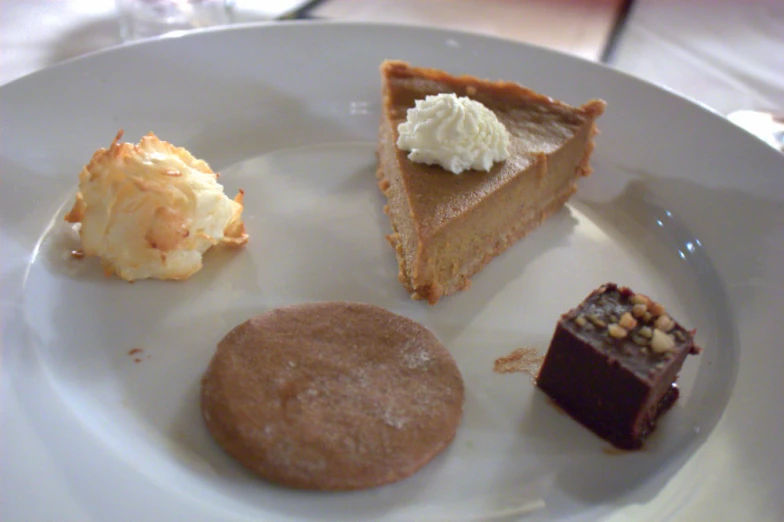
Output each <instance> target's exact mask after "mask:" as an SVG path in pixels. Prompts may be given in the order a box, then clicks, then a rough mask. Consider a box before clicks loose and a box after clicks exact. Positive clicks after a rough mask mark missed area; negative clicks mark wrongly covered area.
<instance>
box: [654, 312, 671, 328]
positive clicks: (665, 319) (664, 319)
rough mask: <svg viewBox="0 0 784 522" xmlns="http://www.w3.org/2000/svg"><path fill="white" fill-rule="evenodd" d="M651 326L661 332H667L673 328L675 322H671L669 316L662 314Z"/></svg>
mask: <svg viewBox="0 0 784 522" xmlns="http://www.w3.org/2000/svg"><path fill="white" fill-rule="evenodd" d="M653 326H655V327H656V328H658V329H659V330H661V331H662V332H669V331H670V330H672V329H673V327H675V321H673V320H672V318H671V317H670V316H669V315H667V314H664V315H660V316H659V317H657V318H656V321H654V323H653Z"/></svg>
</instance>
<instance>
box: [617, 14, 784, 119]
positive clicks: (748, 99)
mask: <svg viewBox="0 0 784 522" xmlns="http://www.w3.org/2000/svg"><path fill="white" fill-rule="evenodd" d="M613 65H615V66H616V67H617V68H619V69H621V70H623V71H625V72H628V73H630V74H633V75H635V76H639V77H641V78H644V79H646V80H649V81H652V82H654V83H658V84H661V85H665V86H667V87H669V88H670V89H672V90H674V91H677V92H679V93H681V94H683V95H685V96H688V97H690V98H692V99H694V100H697V101H699V102H701V103H703V104H705V105H708V106H710V107H712V108H713V109H715V110H717V111H719V112H721V113H723V114H726V113H729V112H731V111H734V110H738V109H776V110H778V111H784V1H782V0H636V1H635V3H634V6H633V8H632V11H631V13H630V16H629V19H628V21H627V25H626V29H625V30H624V32H623V35H622V37H621V40H620V45H619V47H618V51H617V54H616V57H615V60H614V64H613Z"/></svg>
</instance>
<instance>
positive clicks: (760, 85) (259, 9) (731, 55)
mask: <svg viewBox="0 0 784 522" xmlns="http://www.w3.org/2000/svg"><path fill="white" fill-rule="evenodd" d="M235 1H236V6H237V14H238V16H239V17H240V18H241V19H244V20H248V19H265V18H266V19H269V18H273V17H275V16H279V15H281V14H283V13H285V12H287V11H288V10H291V9H292V8H293V7H296V6H298V5H301V4H303V3H304V2H303V1H302V0H272V1H270V0H265V1H263V2H259V1H251V0H235ZM367 1H372V0H367ZM0 15H1V16H0V84H3V83H7V82H9V81H12V80H14V79H16V78H18V77H20V76H23V75H25V74H28V73H30V72H33V71H35V70H38V69H41V68H44V67H47V66H50V65H53V64H55V63H57V62H60V61H62V60H64V59H67V58H71V57H74V56H79V55H81V54H84V53H87V52H90V51H94V50H97V49H101V48H104V47H108V46H111V45H116V44H119V43H120V39H119V34H118V30H117V21H116V12H115V4H114V1H113V0H103V1H97V0H0ZM613 65H614V66H615V67H617V68H618V69H620V70H623V71H626V72H628V73H631V74H633V75H636V76H639V77H641V78H644V79H646V80H649V81H652V82H655V83H658V84H662V85H665V86H667V87H668V88H670V89H672V90H675V91H677V92H679V93H682V94H684V95H686V96H688V97H690V98H693V99H694V100H697V101H699V102H701V103H703V104H706V105H708V106H710V107H712V108H714V109H715V110H717V111H719V112H721V113H727V112H730V111H733V110H736V109H742V108H747V109H748V108H757V109H759V108H763V109H765V108H769V109H778V110H782V109H784V1H782V0H636V1H635V2H634V5H633V8H632V11H631V13H630V15H629V17H628V19H627V21H626V24H625V27H624V30H623V31H622V33H621V36H620V39H619V41H618V45H617V50H616V53H615V55H614V59H613Z"/></svg>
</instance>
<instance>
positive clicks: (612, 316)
mask: <svg viewBox="0 0 784 522" xmlns="http://www.w3.org/2000/svg"><path fill="white" fill-rule="evenodd" d="M607 319H609V320H610V322H611V323H617V322H618V321H619V319H618V316H617V315H615V314H610V315H608V316H607Z"/></svg>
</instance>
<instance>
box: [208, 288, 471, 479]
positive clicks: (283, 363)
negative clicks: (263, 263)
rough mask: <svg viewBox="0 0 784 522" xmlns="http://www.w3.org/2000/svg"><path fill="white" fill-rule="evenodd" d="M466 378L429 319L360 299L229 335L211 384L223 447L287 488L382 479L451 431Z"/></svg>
mask: <svg viewBox="0 0 784 522" xmlns="http://www.w3.org/2000/svg"><path fill="white" fill-rule="evenodd" d="M463 394H464V390H463V380H462V378H461V376H460V371H459V370H458V368H457V365H456V364H455V361H454V360H453V359H452V356H451V355H450V354H449V352H448V351H447V350H446V348H444V346H443V345H442V344H441V343H440V342H439V341H438V339H436V337H435V336H434V335H433V334H432V333H431V332H430V331H429V330H428V329H426V328H425V327H424V326H422V325H420V324H418V323H416V322H414V321H412V320H410V319H407V318H405V317H402V316H400V315H396V314H393V313H391V312H389V311H387V310H384V309H383V308H379V307H376V306H371V305H367V304H360V303H346V302H325V303H308V304H301V305H295V306H289V307H284V308H278V309H275V310H271V311H269V312H267V313H265V314H262V315H259V316H257V317H254V318H252V319H250V320H248V321H246V322H244V323H242V324H241V325H239V326H237V327H236V328H234V329H233V330H232V331H231V332H229V333H228V334H227V335H226V337H224V338H223V340H222V341H221V342H220V343H219V344H218V349H217V352H216V353H215V356H214V357H213V358H212V361H211V362H210V365H209V367H208V368H207V372H206V373H205V375H204V378H203V380H202V393H201V405H202V413H203V415H204V420H205V421H206V423H207V428H208V429H209V431H210V432H211V433H212V436H213V437H214V438H215V440H216V441H217V442H218V444H220V445H221V446H222V447H223V449H224V450H225V451H226V452H227V453H228V454H229V455H231V456H232V457H234V458H235V459H237V460H238V461H240V462H241V463H242V464H244V465H245V466H247V467H248V468H250V469H251V470H253V471H255V472H256V473H258V474H259V475H261V476H262V477H264V478H266V479H268V480H270V481H272V482H276V483H278V484H281V485H285V486H289V487H293V488H303V489H322V490H348V489H362V488H369V487H373V486H379V485H382V484H387V483H390V482H395V481H397V480H400V479H403V478H405V477H407V476H409V475H411V474H412V473H414V472H415V471H416V470H418V469H419V468H421V467H422V466H424V465H425V464H426V463H427V462H428V461H430V459H432V458H433V457H434V456H435V455H437V454H438V453H439V452H440V451H441V450H443V449H444V448H445V447H446V446H447V445H448V444H449V443H450V442H451V441H452V439H453V438H454V436H455V431H456V430H457V426H458V425H459V424H460V419H461V417H462V409H463Z"/></svg>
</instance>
